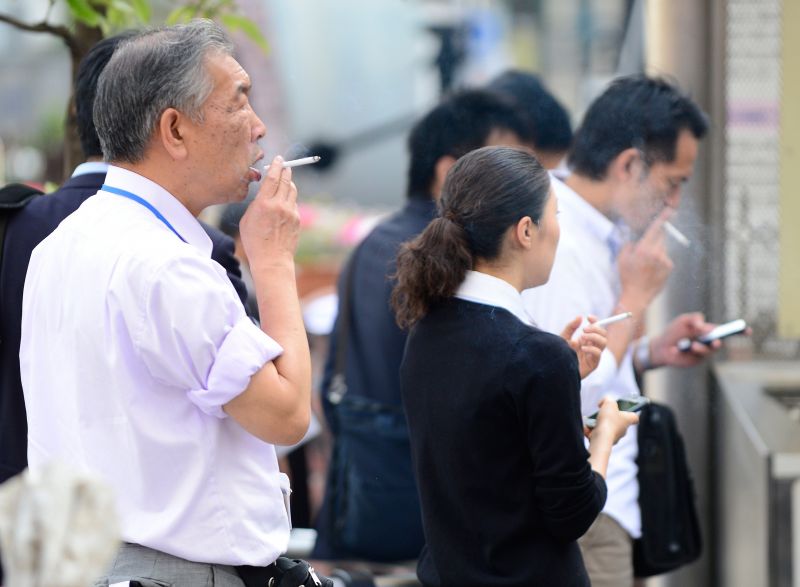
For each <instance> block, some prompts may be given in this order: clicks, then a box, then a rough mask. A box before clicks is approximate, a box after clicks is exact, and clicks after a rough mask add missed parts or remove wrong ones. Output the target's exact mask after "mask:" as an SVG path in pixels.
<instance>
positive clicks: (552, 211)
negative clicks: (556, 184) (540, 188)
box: [528, 188, 561, 287]
mask: <svg viewBox="0 0 800 587" xmlns="http://www.w3.org/2000/svg"><path fill="white" fill-rule="evenodd" d="M557 214H558V198H557V197H556V194H555V192H554V191H553V188H550V193H549V194H548V196H547V202H546V203H545V206H544V211H543V212H542V217H541V218H540V219H539V225H538V229H537V233H536V241H535V246H534V247H533V249H532V251H531V254H532V255H533V256H535V259H536V262H535V264H534V265H535V266H534V268H533V271H532V275H531V277H532V280H531V281H532V283H531V284H530V285H528V287H536V286H537V285H542V284H545V283H547V280H548V279H550V272H551V271H552V269H553V262H554V261H555V258H556V249H557V248H558V240H559V238H560V237H561V228H560V227H559V225H558V216H557Z"/></svg>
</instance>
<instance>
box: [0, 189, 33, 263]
mask: <svg viewBox="0 0 800 587" xmlns="http://www.w3.org/2000/svg"><path fill="white" fill-rule="evenodd" d="M41 195H42V192H41V191H40V190H37V189H36V188H34V187H31V186H29V185H25V184H22V183H10V184H8V185H7V186H5V187H3V188H0V267H2V266H3V250H4V246H3V244H4V243H5V240H6V225H7V224H8V219H9V218H11V215H12V214H13V213H14V212H16V211H17V210H19V209H20V208H24V207H25V206H26V205H27V204H28V202H30V201H31V200H32V199H33V198H35V197H37V196H41Z"/></svg>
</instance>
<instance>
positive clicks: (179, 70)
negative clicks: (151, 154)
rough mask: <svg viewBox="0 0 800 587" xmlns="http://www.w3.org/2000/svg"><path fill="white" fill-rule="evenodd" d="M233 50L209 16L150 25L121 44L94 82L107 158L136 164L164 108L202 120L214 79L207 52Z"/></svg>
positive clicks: (228, 52) (98, 123)
mask: <svg viewBox="0 0 800 587" xmlns="http://www.w3.org/2000/svg"><path fill="white" fill-rule="evenodd" d="M212 52H214V53H219V54H223V55H232V54H233V44H232V43H231V41H230V40H229V39H228V37H227V36H226V35H225V33H224V32H223V31H222V29H221V28H220V27H219V26H218V25H216V24H214V23H213V22H212V21H210V20H202V19H198V20H193V21H191V22H190V23H188V24H181V25H175V26H169V27H161V28H156V29H151V30H148V31H145V32H143V33H140V34H138V35H136V36H135V37H133V38H132V39H130V40H128V41H125V42H124V43H122V44H121V45H120V46H119V48H117V50H116V51H115V52H114V55H113V57H112V58H111V60H110V61H109V62H108V65H106V67H105V69H104V70H103V73H102V74H101V75H100V79H99V81H98V85H97V95H96V97H95V101H94V110H93V115H94V122H95V126H96V127H97V134H98V136H99V137H100V145H101V147H102V149H103V157H104V158H105V160H106V161H112V162H113V161H124V162H128V163H136V162H138V161H141V160H142V159H143V158H144V154H145V149H146V147H147V144H148V142H149V141H150V137H152V135H153V132H154V131H155V129H156V126H157V125H158V121H159V119H160V117H161V114H162V113H163V112H164V110H166V109H167V108H175V109H176V110H179V111H180V112H182V113H184V114H186V115H187V116H189V117H190V118H191V119H192V120H194V121H195V122H202V121H203V116H202V107H203V104H204V103H205V101H206V98H208V96H209V94H211V92H212V90H213V89H214V88H213V81H212V79H211V78H210V76H209V75H208V72H207V71H206V68H205V59H206V56H207V55H208V54H209V53H212Z"/></svg>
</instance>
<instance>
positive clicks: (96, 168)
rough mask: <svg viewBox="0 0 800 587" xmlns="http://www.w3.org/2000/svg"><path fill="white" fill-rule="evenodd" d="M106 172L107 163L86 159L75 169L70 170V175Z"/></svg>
mask: <svg viewBox="0 0 800 587" xmlns="http://www.w3.org/2000/svg"><path fill="white" fill-rule="evenodd" d="M107 172H108V163H104V162H102V161H87V162H86V163H81V164H80V165H78V166H77V167H76V168H75V171H73V172H72V177H77V176H79V175H87V174H89V173H107Z"/></svg>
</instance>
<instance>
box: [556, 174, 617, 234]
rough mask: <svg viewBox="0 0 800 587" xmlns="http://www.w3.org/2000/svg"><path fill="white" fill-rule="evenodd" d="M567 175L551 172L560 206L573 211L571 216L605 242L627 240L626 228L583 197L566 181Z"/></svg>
mask: <svg viewBox="0 0 800 587" xmlns="http://www.w3.org/2000/svg"><path fill="white" fill-rule="evenodd" d="M566 178H567V176H566V175H564V174H563V173H551V174H550V179H551V183H552V186H553V189H554V190H555V192H556V196H557V197H558V205H559V208H562V207H563V208H564V209H565V210H569V212H571V213H572V214H571V216H572V217H573V218H574V219H575V220H577V221H578V222H580V223H581V224H582V225H583V228H584V229H586V230H588V231H589V232H590V233H592V234H593V235H594V236H595V237H596V238H598V239H599V240H601V241H602V242H604V243H609V242H610V241H612V240H616V241H617V242H618V243H620V242H622V241H624V240H625V238H624V236H625V232H626V230H625V228H624V226H620V225H617V224H615V223H614V222H612V221H611V220H610V219H609V218H608V217H607V216H606V215H605V214H603V213H602V212H600V210H598V209H597V208H595V207H594V206H592V205H591V204H590V203H589V202H587V201H586V200H584V199H583V197H582V196H581V195H580V194H579V193H578V192H576V191H575V190H573V189H572V188H571V187H569V186H568V185H567V184H566V183H565V181H564V180H565V179H566Z"/></svg>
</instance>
